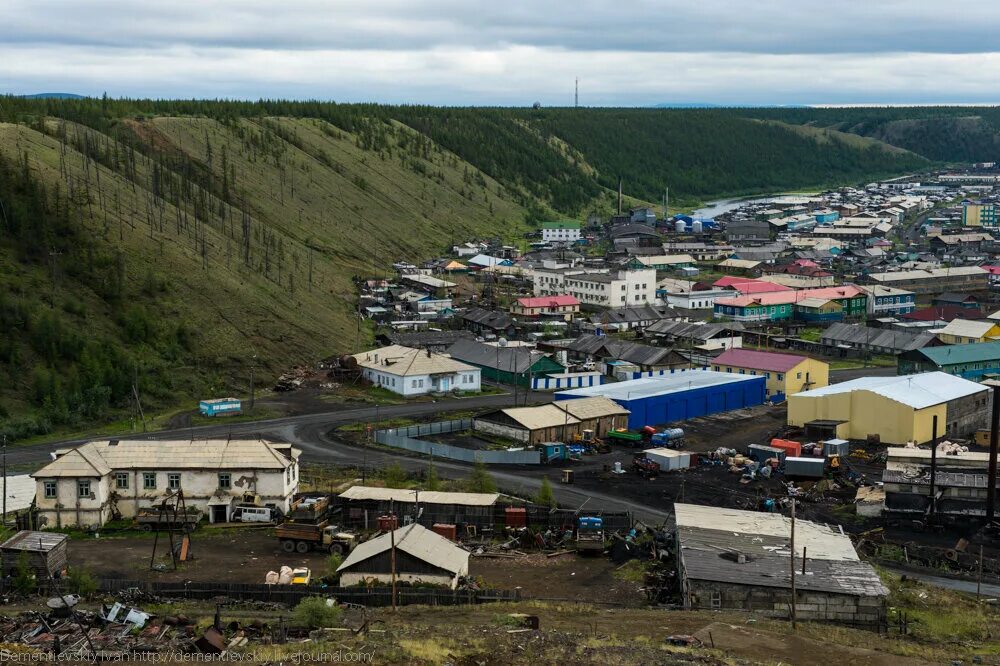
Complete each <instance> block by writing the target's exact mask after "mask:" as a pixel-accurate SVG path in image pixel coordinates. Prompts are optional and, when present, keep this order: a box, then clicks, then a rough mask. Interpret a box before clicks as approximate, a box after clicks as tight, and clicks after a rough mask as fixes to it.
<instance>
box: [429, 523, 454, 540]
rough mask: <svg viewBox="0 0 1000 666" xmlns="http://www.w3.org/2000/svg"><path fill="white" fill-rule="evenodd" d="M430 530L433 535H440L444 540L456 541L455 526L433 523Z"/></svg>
mask: <svg viewBox="0 0 1000 666" xmlns="http://www.w3.org/2000/svg"><path fill="white" fill-rule="evenodd" d="M431 529H432V530H434V533H435V534H440V535H441V536H443V537H444V538H445V539H451V540H452V541H458V528H457V527H456V526H455V525H447V524H445V523H434V525H433V527H431Z"/></svg>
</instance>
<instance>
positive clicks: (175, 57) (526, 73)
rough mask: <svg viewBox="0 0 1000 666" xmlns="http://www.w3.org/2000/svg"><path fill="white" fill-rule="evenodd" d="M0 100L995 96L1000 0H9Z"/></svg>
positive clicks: (1, 43)
mask: <svg viewBox="0 0 1000 666" xmlns="http://www.w3.org/2000/svg"><path fill="white" fill-rule="evenodd" d="M0 23H2V24H3V29H2V30H0V91H2V92H10V93H16V94H26V93H37V92H73V93H79V94H86V95H100V94H101V93H103V92H107V93H108V94H109V95H111V96H115V97H117V96H133V97H135V96H143V97H147V96H148V97H209V98H215V97H232V98H250V99H256V98H259V97H272V98H274V97H291V98H311V99H323V100H336V101H378V102H393V103H396V102H402V103H426V104H477V105H480V104H498V105H528V104H531V103H533V102H535V101H538V102H541V103H542V104H543V105H546V106H551V105H571V104H572V103H573V81H574V78H576V77H579V78H580V103H581V105H589V106H598V105H622V106H645V105H651V104H658V103H718V104H857V103H977V102H978V103H997V102H1000V90H998V86H1000V75H998V74H1000V51H998V49H1000V40H998V28H1000V1H997V0H953V1H951V2H941V1H940V0H823V1H817V0H684V1H675V0H660V1H656V2H654V1H652V0H604V1H596V0H492V1H489V2H486V1H480V0H354V1H350V2H346V1H343V0H280V1H278V0H272V1H271V2H258V1H257V0H171V1H170V2H160V1H158V0H157V1H152V0H61V1H56V0H2V2H0Z"/></svg>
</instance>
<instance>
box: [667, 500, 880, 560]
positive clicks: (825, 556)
mask: <svg viewBox="0 0 1000 666" xmlns="http://www.w3.org/2000/svg"><path fill="white" fill-rule="evenodd" d="M674 512H675V514H676V520H677V527H678V528H683V527H701V528H707V529H711V530H719V531H722V532H732V533H733V534H734V535H735V534H745V535H748V536H773V537H787V536H789V535H790V534H791V533H792V519H791V518H786V517H785V516H783V515H781V514H780V513H763V512H760V511H740V510H739V509H725V508H722V507H717V506H699V505H694V504H675V505H674ZM803 546H805V547H806V549H807V550H806V552H807V553H808V554H809V555H808V557H809V559H811V560H845V561H857V560H859V559H860V558H859V557H858V553H857V551H855V550H854V544H852V543H851V538H850V537H849V536H847V535H845V534H844V533H843V532H841V531H839V530H834V529H833V528H831V527H829V526H828V525H822V524H820V523H813V522H810V521H808V520H801V519H800V520H796V521H795V548H796V550H797V552H801V551H798V549H800V548H802V547H803ZM784 554H785V555H786V556H787V555H788V551H787V549H786V550H785V553H784Z"/></svg>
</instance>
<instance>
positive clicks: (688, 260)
mask: <svg viewBox="0 0 1000 666" xmlns="http://www.w3.org/2000/svg"><path fill="white" fill-rule="evenodd" d="M694 263H695V260H694V257H692V256H691V255H690V254H659V255H654V256H635V257H632V258H631V259H630V260H629V262H628V264H626V267H627V268H631V269H635V270H641V269H643V268H652V269H653V270H657V271H670V270H675V269H679V268H684V267H689V266H694Z"/></svg>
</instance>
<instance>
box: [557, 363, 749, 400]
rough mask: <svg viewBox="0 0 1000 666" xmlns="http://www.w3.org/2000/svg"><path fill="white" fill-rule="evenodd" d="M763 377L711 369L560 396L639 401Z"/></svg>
mask: <svg viewBox="0 0 1000 666" xmlns="http://www.w3.org/2000/svg"><path fill="white" fill-rule="evenodd" d="M763 380H764V377H763V376H760V375H757V376H752V375H737V374H733V373H729V372H714V371H712V370H685V371H684V372H676V373H673V374H669V375H663V376H659V377H646V378H643V379H632V380H629V381H625V382H617V383H615V384H604V385H602V386H588V387H586V388H579V389H572V390H569V391H559V392H558V393H557V399H558V396H574V397H590V396H595V395H603V396H606V397H608V398H611V399H612V400H624V401H629V400H637V399H641V398H650V397H653V396H658V395H666V394H668V393H679V392H683V391H690V390H692V389H698V388H707V387H709V386H720V385H722V384H735V383H737V382H752V381H763Z"/></svg>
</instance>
